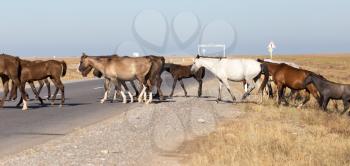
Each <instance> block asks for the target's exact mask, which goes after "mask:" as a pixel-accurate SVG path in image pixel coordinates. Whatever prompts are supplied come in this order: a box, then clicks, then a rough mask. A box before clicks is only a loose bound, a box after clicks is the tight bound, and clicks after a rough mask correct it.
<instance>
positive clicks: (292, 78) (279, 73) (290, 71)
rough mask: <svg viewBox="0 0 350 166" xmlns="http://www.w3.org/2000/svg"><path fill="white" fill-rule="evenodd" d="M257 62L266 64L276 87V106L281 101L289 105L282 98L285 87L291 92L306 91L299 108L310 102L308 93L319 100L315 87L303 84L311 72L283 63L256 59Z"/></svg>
mask: <svg viewBox="0 0 350 166" xmlns="http://www.w3.org/2000/svg"><path fill="white" fill-rule="evenodd" d="M257 61H258V62H260V63H262V64H266V66H267V69H268V71H269V74H270V75H271V76H272V79H273V81H274V83H275V84H276V86H277V89H278V101H277V103H278V105H280V104H281V102H282V100H283V101H284V102H285V104H286V105H288V104H289V103H288V102H287V100H286V99H285V97H284V91H285V88H286V87H288V88H290V89H292V90H304V89H305V90H306V92H307V96H306V98H305V99H304V101H303V102H302V104H301V105H299V106H298V107H299V108H300V107H302V106H303V105H304V104H306V103H307V102H308V101H309V100H310V93H311V94H312V95H313V96H314V97H315V98H316V100H317V101H318V100H319V95H318V93H317V89H316V87H315V86H313V85H312V84H310V85H307V86H305V85H304V84H303V83H304V81H305V79H306V77H307V76H308V75H309V74H310V73H311V71H308V70H304V69H297V68H294V67H292V66H289V65H287V64H284V63H281V64H278V63H271V62H266V61H264V60H261V59H257Z"/></svg>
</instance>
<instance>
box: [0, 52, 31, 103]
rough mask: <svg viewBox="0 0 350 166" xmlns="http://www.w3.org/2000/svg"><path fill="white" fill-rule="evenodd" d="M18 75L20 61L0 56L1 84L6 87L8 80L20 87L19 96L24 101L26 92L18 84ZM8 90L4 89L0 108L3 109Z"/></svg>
mask: <svg viewBox="0 0 350 166" xmlns="http://www.w3.org/2000/svg"><path fill="white" fill-rule="evenodd" d="M20 75H21V64H20V59H19V58H18V57H14V56H11V55H6V54H0V77H1V80H2V82H3V85H4V87H7V86H8V84H9V81H10V79H11V80H12V81H13V82H14V84H15V85H17V86H18V87H20V92H21V96H22V97H23V98H25V99H27V98H26V97H27V96H26V92H25V89H24V88H25V87H24V86H21V83H20ZM8 92H9V91H8V89H4V96H3V98H2V99H1V102H0V107H3V105H4V101H5V100H6V98H7V95H8Z"/></svg>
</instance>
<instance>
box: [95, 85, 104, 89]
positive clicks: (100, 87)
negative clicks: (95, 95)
mask: <svg viewBox="0 0 350 166" xmlns="http://www.w3.org/2000/svg"><path fill="white" fill-rule="evenodd" d="M102 88H103V87H102V86H99V87H96V88H94V90H97V89H102Z"/></svg>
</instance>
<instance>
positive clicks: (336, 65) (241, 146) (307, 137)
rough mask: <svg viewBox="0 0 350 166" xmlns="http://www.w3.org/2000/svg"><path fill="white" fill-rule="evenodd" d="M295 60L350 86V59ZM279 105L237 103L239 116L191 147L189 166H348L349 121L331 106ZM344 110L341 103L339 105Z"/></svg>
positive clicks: (187, 153)
mask: <svg viewBox="0 0 350 166" xmlns="http://www.w3.org/2000/svg"><path fill="white" fill-rule="evenodd" d="M276 60H282V61H291V62H295V63H297V64H299V65H301V66H302V67H303V68H305V69H308V70H312V71H315V72H317V73H320V74H322V75H324V76H325V77H326V78H327V79H330V80H332V81H336V82H341V83H347V84H350V65H348V62H350V56H343V55H341V56H339V55H338V56H307V57H304V56H300V57H299V56H286V57H278V58H276ZM275 102H276V101H275V100H267V101H266V100H265V102H264V103H263V104H261V105H257V104H238V105H235V107H239V108H241V110H242V111H243V112H244V113H243V114H242V115H241V117H239V118H236V119H234V120H228V121H225V122H221V124H220V125H219V127H218V128H217V130H216V131H215V132H213V133H211V134H210V135H208V136H205V137H200V138H197V139H195V140H192V141H190V142H187V144H186V146H185V148H184V150H183V151H182V152H181V153H183V154H185V157H184V159H183V163H184V164H188V165H350V157H349V156H350V117H349V116H347V115H343V116H340V115H339V112H338V111H337V110H336V109H335V108H334V105H333V103H332V102H330V104H329V106H328V109H329V110H330V111H328V112H323V111H321V110H319V109H318V107H317V105H316V101H315V100H314V99H312V100H311V101H310V102H309V103H308V104H307V105H306V106H305V107H304V108H303V109H297V108H296V107H295V104H294V105H292V106H289V107H286V106H280V107H277V105H276V104H275ZM337 103H338V105H339V108H338V109H339V110H342V108H343V107H342V102H341V101H338V102H337Z"/></svg>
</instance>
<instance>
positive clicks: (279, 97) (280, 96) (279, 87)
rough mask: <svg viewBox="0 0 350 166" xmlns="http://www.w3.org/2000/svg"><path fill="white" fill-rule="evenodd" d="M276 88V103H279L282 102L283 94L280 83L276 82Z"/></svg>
mask: <svg viewBox="0 0 350 166" xmlns="http://www.w3.org/2000/svg"><path fill="white" fill-rule="evenodd" d="M277 89H278V94H277V95H278V96H277V105H280V104H281V102H282V100H281V99H282V95H283V87H282V85H281V84H277Z"/></svg>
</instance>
